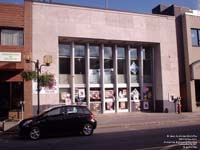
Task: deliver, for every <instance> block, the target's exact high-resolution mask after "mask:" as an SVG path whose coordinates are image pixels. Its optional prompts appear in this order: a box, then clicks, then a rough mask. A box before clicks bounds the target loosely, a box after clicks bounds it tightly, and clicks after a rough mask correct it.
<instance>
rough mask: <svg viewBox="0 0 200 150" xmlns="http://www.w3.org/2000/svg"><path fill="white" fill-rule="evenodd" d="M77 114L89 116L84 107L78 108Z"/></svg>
mask: <svg viewBox="0 0 200 150" xmlns="http://www.w3.org/2000/svg"><path fill="white" fill-rule="evenodd" d="M78 113H80V114H90V111H89V110H88V109H87V108H86V107H78Z"/></svg>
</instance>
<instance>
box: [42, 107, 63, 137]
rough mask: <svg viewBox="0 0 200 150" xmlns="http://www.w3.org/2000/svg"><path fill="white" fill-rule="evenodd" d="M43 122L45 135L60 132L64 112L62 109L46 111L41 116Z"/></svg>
mask: <svg viewBox="0 0 200 150" xmlns="http://www.w3.org/2000/svg"><path fill="white" fill-rule="evenodd" d="M43 117H44V118H45V120H46V121H45V122H44V124H43V129H44V131H45V132H46V133H50V134H51V133H58V132H62V131H63V128H64V125H63V122H64V110H63V107H58V108H54V109H52V110H50V111H48V112H47V113H46V114H44V116H43Z"/></svg>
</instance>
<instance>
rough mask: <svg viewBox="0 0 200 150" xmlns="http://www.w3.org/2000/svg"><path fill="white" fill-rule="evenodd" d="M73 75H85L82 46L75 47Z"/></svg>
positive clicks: (83, 49) (83, 47)
mask: <svg viewBox="0 0 200 150" xmlns="http://www.w3.org/2000/svg"><path fill="white" fill-rule="evenodd" d="M75 74H85V46H84V45H75Z"/></svg>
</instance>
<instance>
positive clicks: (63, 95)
mask: <svg viewBox="0 0 200 150" xmlns="http://www.w3.org/2000/svg"><path fill="white" fill-rule="evenodd" d="M60 97H61V100H63V101H65V104H66V105H71V104H72V101H71V98H70V94H69V93H67V92H61V93H60Z"/></svg>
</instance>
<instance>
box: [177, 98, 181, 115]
mask: <svg viewBox="0 0 200 150" xmlns="http://www.w3.org/2000/svg"><path fill="white" fill-rule="evenodd" d="M177 111H178V114H180V113H181V98H180V97H178V103H177Z"/></svg>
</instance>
